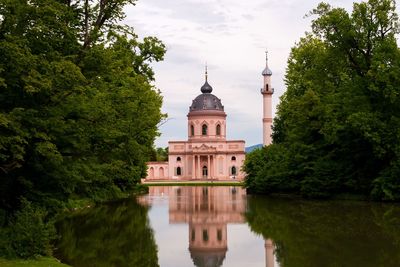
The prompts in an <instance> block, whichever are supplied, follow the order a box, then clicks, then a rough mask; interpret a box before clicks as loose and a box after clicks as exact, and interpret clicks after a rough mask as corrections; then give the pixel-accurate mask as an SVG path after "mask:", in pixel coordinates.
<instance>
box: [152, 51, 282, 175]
mask: <svg viewBox="0 0 400 267" xmlns="http://www.w3.org/2000/svg"><path fill="white" fill-rule="evenodd" d="M262 76H263V87H262V88H261V94H262V96H263V145H269V144H271V133H272V128H271V126H272V106H271V98H272V94H273V93H274V90H273V89H272V87H271V76H272V71H271V70H270V69H269V67H268V54H267V53H266V66H265V69H264V70H263V72H262ZM200 90H201V94H200V95H198V96H197V97H196V98H195V99H194V100H193V101H192V104H191V105H190V107H189V113H188V114H187V117H188V122H187V134H188V140H187V141H169V142H168V149H169V150H168V161H165V162H148V163H147V166H148V171H147V177H146V181H149V180H177V181H179V180H222V181H223V180H239V181H240V180H243V179H244V177H245V173H244V172H243V171H242V165H243V162H244V159H245V141H244V140H227V138H226V137H227V125H226V117H227V114H226V113H225V109H224V106H223V105H222V102H221V99H220V98H218V97H217V96H215V95H214V94H212V92H213V88H212V87H211V85H210V84H209V83H208V75H207V68H206V72H205V82H204V84H203V86H202V87H201V89H200Z"/></svg>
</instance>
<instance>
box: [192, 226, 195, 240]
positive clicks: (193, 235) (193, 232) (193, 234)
mask: <svg viewBox="0 0 400 267" xmlns="http://www.w3.org/2000/svg"><path fill="white" fill-rule="evenodd" d="M195 240H196V232H195V231H194V229H192V242H193V241H195Z"/></svg>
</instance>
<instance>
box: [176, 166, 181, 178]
mask: <svg viewBox="0 0 400 267" xmlns="http://www.w3.org/2000/svg"><path fill="white" fill-rule="evenodd" d="M176 175H178V176H181V175H182V169H181V167H178V168H176Z"/></svg>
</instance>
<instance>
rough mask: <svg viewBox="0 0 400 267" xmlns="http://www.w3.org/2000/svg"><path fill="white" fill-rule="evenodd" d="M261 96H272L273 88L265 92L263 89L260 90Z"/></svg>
mask: <svg viewBox="0 0 400 267" xmlns="http://www.w3.org/2000/svg"><path fill="white" fill-rule="evenodd" d="M260 92H261V94H269V95H272V94H273V93H274V88H271V89H270V90H266V89H265V88H261V89H260Z"/></svg>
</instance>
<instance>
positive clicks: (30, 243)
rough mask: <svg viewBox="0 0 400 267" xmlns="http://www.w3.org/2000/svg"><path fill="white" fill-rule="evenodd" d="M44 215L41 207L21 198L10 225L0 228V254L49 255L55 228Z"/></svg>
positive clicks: (21, 256)
mask: <svg viewBox="0 0 400 267" xmlns="http://www.w3.org/2000/svg"><path fill="white" fill-rule="evenodd" d="M46 215H47V213H46V212H45V211H44V209H43V208H40V207H35V206H34V205H33V204H32V203H30V202H28V201H27V200H25V199H23V201H22V207H21V209H20V210H19V211H17V212H16V214H15V217H14V219H13V222H12V224H11V226H9V227H7V228H4V229H2V230H1V232H2V234H1V236H2V241H1V242H0V251H1V254H2V255H6V256H7V257H20V258H25V259H26V258H32V257H36V256H38V255H50V254H51V245H50V242H51V240H53V239H54V238H55V229H54V226H53V224H51V223H49V222H46Z"/></svg>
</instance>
